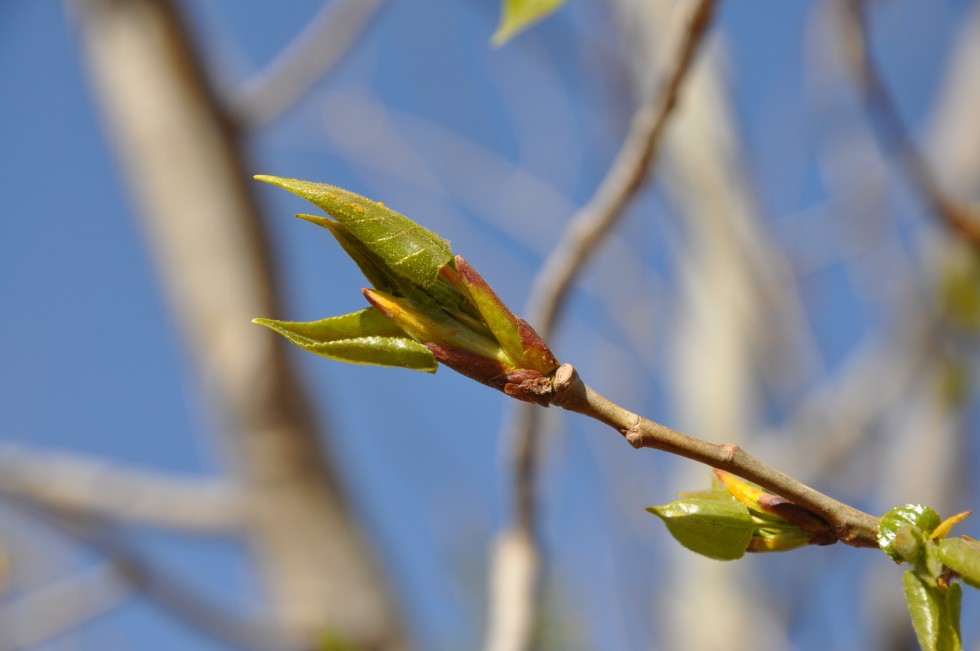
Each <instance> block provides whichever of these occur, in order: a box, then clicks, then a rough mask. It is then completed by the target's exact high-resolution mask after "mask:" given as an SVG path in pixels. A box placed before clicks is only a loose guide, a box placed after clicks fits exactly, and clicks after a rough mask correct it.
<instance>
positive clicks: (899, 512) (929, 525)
mask: <svg viewBox="0 0 980 651" xmlns="http://www.w3.org/2000/svg"><path fill="white" fill-rule="evenodd" d="M940 522H941V519H940V517H939V514H938V513H936V512H935V511H934V510H932V509H931V508H929V507H928V506H923V505H922V504H906V505H905V506H900V507H898V508H897V509H892V510H891V511H889V512H888V513H886V514H885V515H883V516H881V520H880V521H879V523H878V546H879V547H881V549H882V550H883V551H884V552H885V553H886V554H888V555H889V556H891V558H892V560H894V561H895V562H896V563H901V562H902V561H904V560H908V559H905V558H904V557H903V556H902V555H901V552H900V551H899V550H897V549H895V536H896V534H897V533H898V530H899V529H901V528H902V527H908V526H912V527H915V528H916V529H917V530H918V531H917V532H916V535H919V536H923V537H924V536H928V535H929V534H931V533H932V532H933V531H934V530H935V529H936V527H938V526H939V524H940Z"/></svg>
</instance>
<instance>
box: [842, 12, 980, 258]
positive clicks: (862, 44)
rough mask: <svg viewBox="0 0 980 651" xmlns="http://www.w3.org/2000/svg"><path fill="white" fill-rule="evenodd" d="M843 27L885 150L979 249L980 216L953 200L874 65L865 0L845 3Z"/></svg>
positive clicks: (955, 228)
mask: <svg viewBox="0 0 980 651" xmlns="http://www.w3.org/2000/svg"><path fill="white" fill-rule="evenodd" d="M845 9H846V11H845V14H846V15H845V18H844V20H845V23H844V24H843V30H844V35H845V36H844V42H845V46H846V51H847V52H848V54H849V55H850V62H851V67H852V69H853V71H854V74H855V76H856V77H857V81H858V86H859V90H860V91H861V93H862V95H863V97H864V101H865V104H866V106H867V109H868V111H869V113H870V114H871V116H872V118H873V119H872V120H871V123H872V127H873V129H872V130H873V131H874V133H875V135H876V136H877V138H878V141H879V143H880V144H881V146H882V148H883V149H885V150H891V149H897V150H898V154H899V162H900V167H901V170H902V172H903V173H904V175H905V177H906V179H907V180H908V182H909V183H910V184H911V185H912V187H913V188H915V190H916V191H917V192H918V193H919V194H920V195H921V196H922V198H923V199H925V201H926V202H927V203H928V205H929V206H930V208H931V209H932V210H933V212H935V213H936V215H937V216H938V217H939V218H940V219H942V220H943V222H944V223H945V224H946V226H947V227H948V228H949V229H950V231H952V232H953V233H955V234H956V235H958V236H959V237H961V238H963V240H965V241H966V242H968V243H969V244H970V245H971V246H973V247H975V248H977V247H980V214H977V211H976V210H975V209H971V208H970V207H969V205H968V204H967V203H965V202H962V201H956V200H953V199H950V198H949V197H948V196H947V194H946V192H945V190H944V189H943V187H942V185H941V183H940V182H939V180H938V178H937V177H936V175H935V174H934V173H933V171H932V168H931V167H930V166H929V164H928V163H927V162H926V159H925V157H924V156H923V155H922V154H921V152H920V151H919V149H918V147H917V146H916V145H915V142H914V141H913V140H912V138H911V137H910V135H909V133H908V130H907V129H906V127H905V124H904V123H903V121H902V118H901V116H900V115H899V114H898V110H897V109H896V108H895V102H894V101H893V100H892V96H891V93H889V92H888V87H887V86H886V85H885V82H884V80H883V79H882V76H881V74H880V73H879V72H878V67H877V66H876V65H875V61H874V57H873V55H872V53H871V47H870V46H869V44H868V39H869V29H868V24H867V16H866V13H865V2H864V0H845Z"/></svg>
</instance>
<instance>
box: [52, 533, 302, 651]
mask: <svg viewBox="0 0 980 651" xmlns="http://www.w3.org/2000/svg"><path fill="white" fill-rule="evenodd" d="M47 522H48V524H50V525H51V526H52V527H53V528H54V529H55V530H56V531H58V532H60V533H62V534H64V535H66V536H68V537H70V538H73V539H75V540H77V541H78V542H80V543H81V544H83V545H85V546H86V547H89V548H90V549H91V550H93V551H94V552H96V553H98V554H101V555H104V556H105V557H107V558H108V559H109V564H108V565H107V566H106V569H107V570H111V574H110V573H109V572H107V573H106V575H105V577H104V578H105V579H106V580H108V579H112V580H115V581H117V582H119V583H120V584H122V585H124V586H127V587H128V589H129V590H130V591H137V592H139V593H140V595H142V596H143V597H145V598H147V599H149V600H150V601H152V602H153V603H154V604H156V605H157V606H158V607H160V608H161V609H163V610H165V611H166V612H168V613H170V614H171V615H173V616H174V617H176V618H177V619H178V620H179V621H180V622H182V623H183V624H185V625H187V626H189V627H191V628H193V629H195V630H197V631H199V632H201V633H203V634H205V635H208V636H210V637H212V638H214V639H215V640H218V641H220V642H223V643H225V644H229V645H232V646H234V647H236V648H239V649H245V650H249V651H299V650H300V649H302V648H310V649H313V648H315V647H316V641H312V640H311V641H310V642H309V643H307V644H305V645H300V644H296V643H294V642H292V641H291V638H292V637H293V636H292V635H291V634H290V631H288V630H286V629H284V628H282V627H281V626H280V625H279V624H277V623H275V622H273V621H265V620H260V619H255V618H252V617H248V616H245V615H241V614H238V613H235V612H233V611H231V610H229V609H228V608H226V607H224V606H222V605H220V604H218V603H216V602H214V601H212V600H211V599H209V598H207V597H205V596H204V595H202V594H201V593H200V591H199V590H198V589H197V588H195V587H193V586H191V585H189V584H187V583H184V582H183V581H181V580H180V579H178V578H177V577H176V576H175V574H174V572H172V571H165V570H162V569H160V568H159V567H157V566H156V565H155V564H154V563H153V562H151V561H150V560H149V559H148V558H145V557H144V556H143V555H141V554H140V553H139V552H138V551H136V550H135V549H134V548H133V547H132V546H131V545H129V544H127V543H126V541H125V538H124V537H123V536H122V535H121V534H120V532H119V531H117V530H116V529H115V528H114V527H112V526H111V525H106V524H103V523H98V522H92V521H84V522H83V521H78V520H72V519H71V518H49V519H48V520H47ZM65 588H66V592H67V591H68V590H71V584H70V583H66V585H65ZM75 589H76V590H77V589H78V586H76V587H75ZM103 589H105V588H103Z"/></svg>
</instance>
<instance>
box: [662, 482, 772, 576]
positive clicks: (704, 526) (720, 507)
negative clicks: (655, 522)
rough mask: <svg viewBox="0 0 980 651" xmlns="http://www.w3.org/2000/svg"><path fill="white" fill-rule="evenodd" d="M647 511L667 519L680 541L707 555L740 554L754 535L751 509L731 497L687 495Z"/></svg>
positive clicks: (726, 556)
mask: <svg viewBox="0 0 980 651" xmlns="http://www.w3.org/2000/svg"><path fill="white" fill-rule="evenodd" d="M647 511H649V512H650V513H653V514H654V515H656V516H657V517H659V518H660V519H661V520H663V521H664V524H666V525H667V530H668V531H670V534H671V535H672V536H673V537H674V538H675V539H676V540H677V542H679V543H680V544H682V545H684V546H685V547H687V548H688V549H690V550H691V551H693V552H697V553H698V554H701V555H702V556H707V557H708V558H714V559H717V560H720V561H732V560H735V559H737V558H741V557H742V556H744V555H745V550H746V548H748V546H749V541H750V540H751V539H752V530H753V527H754V523H753V520H752V516H751V515H749V510H748V509H747V508H746V507H745V505H743V504H741V503H739V502H737V501H736V500H734V499H731V498H726V499H716V498H713V497H708V498H705V497H688V498H684V499H680V500H677V501H676V502H672V503H670V504H667V505H666V506H652V507H650V508H648V509H647Z"/></svg>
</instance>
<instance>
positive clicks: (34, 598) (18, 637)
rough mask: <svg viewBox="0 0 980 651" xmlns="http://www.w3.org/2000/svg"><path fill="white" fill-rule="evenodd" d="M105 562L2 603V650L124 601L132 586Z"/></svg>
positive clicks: (34, 641) (59, 631)
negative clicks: (124, 581)
mask: <svg viewBox="0 0 980 651" xmlns="http://www.w3.org/2000/svg"><path fill="white" fill-rule="evenodd" d="M118 578H119V573H118V568H117V567H116V566H115V565H113V564H112V563H102V564H100V565H97V566H95V567H92V568H88V569H86V570H84V571H82V572H80V573H78V574H77V575H75V576H72V577H69V578H66V579H63V580H62V581H59V582H57V583H54V584H52V585H48V586H45V587H43V588H39V589H37V590H34V591H33V592H29V593H27V594H24V595H23V596H20V597H18V598H17V599H15V600H13V601H11V602H8V603H6V604H3V605H2V606H0V651H15V650H16V649H27V648H32V647H34V646H36V645H38V644H41V643H42V642H45V641H47V640H50V639H51V638H54V637H57V636H59V635H63V634H65V633H68V632H69V631H71V630H72V629H74V628H76V627H78V626H80V625H81V624H84V623H86V622H88V621H90V620H92V619H94V618H96V617H99V616H101V615H103V614H105V613H106V612H108V611H110V610H112V609H113V608H115V607H117V606H119V605H120V604H122V603H123V602H124V601H125V600H126V598H127V597H128V596H129V594H130V592H131V590H130V589H129V586H127V585H124V584H122V583H120V582H119V581H118Z"/></svg>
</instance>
